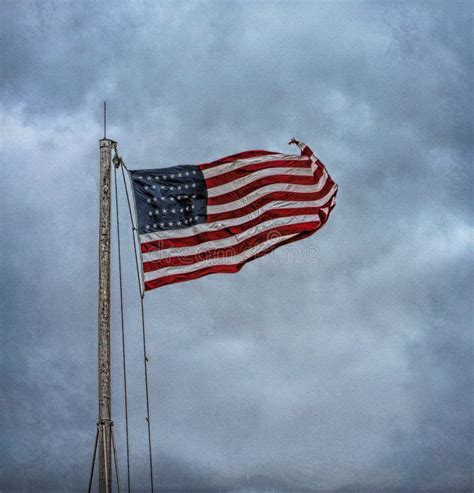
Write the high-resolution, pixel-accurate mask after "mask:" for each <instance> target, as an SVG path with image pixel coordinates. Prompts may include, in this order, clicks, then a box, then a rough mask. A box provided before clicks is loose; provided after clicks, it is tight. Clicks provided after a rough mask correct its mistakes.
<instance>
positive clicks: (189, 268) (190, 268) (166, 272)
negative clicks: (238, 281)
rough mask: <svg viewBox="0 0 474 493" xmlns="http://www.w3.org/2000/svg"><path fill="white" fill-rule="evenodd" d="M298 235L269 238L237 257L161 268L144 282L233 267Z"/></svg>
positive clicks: (149, 273)
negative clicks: (224, 266) (203, 270)
mask: <svg viewBox="0 0 474 493" xmlns="http://www.w3.org/2000/svg"><path fill="white" fill-rule="evenodd" d="M298 234H299V233H295V234H291V235H287V236H278V237H276V238H270V239H269V240H268V241H265V242H263V243H259V244H258V245H255V246H254V247H252V248H249V249H248V250H245V251H244V252H242V253H240V254H239V255H234V256H232V257H229V258H213V259H208V260H203V261H202V262H196V263H195V264H191V265H183V266H181V265H180V266H174V267H163V268H162V269H159V270H155V271H152V272H145V279H144V280H145V282H148V281H152V280H153V279H159V278H161V277H166V276H173V275H176V274H185V273H188V272H194V271H196V270H199V269H203V268H206V267H212V266H216V265H235V264H240V263H241V262H244V261H245V260H246V259H248V258H250V257H253V256H254V255H257V254H258V253H260V252H263V251H265V250H266V249H267V248H270V247H272V246H274V245H277V244H278V243H281V242H283V241H285V240H287V239H290V238H292V237H294V236H297V235H298Z"/></svg>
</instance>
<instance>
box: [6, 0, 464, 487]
mask: <svg viewBox="0 0 474 493" xmlns="http://www.w3.org/2000/svg"><path fill="white" fill-rule="evenodd" d="M2 7H3V12H2V20H1V22H2V34H1V37H0V43H1V50H2V53H3V60H2V80H1V84H2V96H1V98H0V105H1V109H2V113H1V114H2V116H1V119H0V124H1V129H2V135H3V137H4V138H3V139H2V142H1V144H0V146H1V151H2V170H1V172H0V179H1V186H2V195H1V197H2V198H1V202H2V203H1V221H2V226H3V232H4V234H3V235H2V242H1V253H2V255H1V258H2V277H1V281H0V283H1V293H2V301H1V303H2V318H1V323H2V332H1V334H2V335H1V337H2V341H1V344H2V346H1V347H2V352H1V353H2V359H1V365H2V375H3V377H2V384H1V385H2V389H1V397H0V399H1V405H2V412H3V419H2V427H1V434H2V444H3V446H2V450H1V452H0V456H1V461H0V463H1V474H0V477H1V479H0V489H1V490H2V491H75V490H78V491H79V490H83V489H84V488H85V485H86V482H87V479H88V472H89V465H90V459H91V452H92V450H91V449H92V444H93V438H94V437H93V434H94V432H95V430H94V426H95V420H96V396H95V392H96V323H97V321H96V289H97V286H96V283H97V280H96V278H97V272H96V264H97V218H98V203H97V202H98V162H97V161H98V149H97V140H98V139H99V138H100V137H101V120H100V119H101V114H100V104H101V101H102V100H103V99H104V98H106V99H107V101H108V103H109V117H110V120H109V123H110V124H109V127H110V128H109V135H110V136H111V137H112V138H114V139H116V140H118V142H119V145H120V149H121V153H122V154H123V157H124V158H125V160H126V162H127V163H128V165H129V166H130V167H132V168H140V167H154V166H156V167H160V166H166V165H172V164H178V163H198V162H205V161H206V160H209V159H215V158H218V157H220V156H222V155H225V154H231V153H234V152H238V151H241V150H244V149H250V148H268V149H275V150H287V149H288V148H287V147H286V142H287V141H288V138H289V137H291V136H292V135H296V136H298V137H299V138H301V139H303V140H305V141H306V142H308V144H310V145H311V146H312V147H313V149H314V150H315V152H316V153H317V154H318V155H319V157H320V158H321V159H322V160H323V161H325V162H326V163H327V165H328V168H329V171H330V172H331V174H332V175H333V177H334V179H335V180H336V181H337V182H338V184H339V187H340V191H339V195H338V205H337V207H336V209H335V211H334V213H333V216H332V217H331V220H330V221H329V223H328V225H327V226H326V227H325V228H324V229H323V230H322V231H321V232H319V233H318V234H316V235H315V236H314V237H312V238H311V239H307V240H305V241H304V242H300V243H296V244H292V245H289V246H287V247H285V248H283V249H281V250H278V251H276V252H274V253H272V254H271V255H270V256H268V257H265V258H263V259H260V260H258V261H255V262H253V263H251V264H249V265H247V266H246V267H245V268H244V269H243V270H242V272H241V273H239V274H237V275H233V276H226V275H215V276H209V277H207V278H203V279H200V280H197V281H193V282H192V283H184V284H178V285H173V286H169V287H166V288H163V289H159V290H157V291H154V292H151V293H150V294H149V295H147V297H146V314H147V319H148V326H149V327H148V333H149V334H148V339H149V340H148V345H149V347H150V360H151V361H150V384H151V409H152V418H153V421H152V431H153V440H154V458H155V469H156V481H157V482H158V484H159V485H160V487H161V490H162V491H167V490H170V491H171V490H174V491H193V490H194V491H195V490H202V491H229V492H243V491H341V492H342V491H351V492H352V491H382V490H383V491H469V490H470V489H472V477H471V472H470V466H471V465H472V460H473V457H472V451H471V449H472V441H473V437H472V429H473V428H472V402H471V400H470V395H471V394H472V390H473V389H472V371H471V368H470V366H471V361H470V360H471V359H472V335H471V326H472V322H473V311H472V301H471V300H472V295H473V293H472V290H473V289H472V286H473V269H472V238H473V236H472V235H473V232H472V219H471V217H472V205H473V204H472V185H471V184H472V180H473V176H472V167H471V166H470V161H471V159H472V134H473V132H472V109H471V107H472V96H471V91H470V89H469V82H470V80H471V79H472V49H471V46H472V13H471V12H470V10H471V8H470V7H471V6H470V4H469V3H468V2H461V1H456V2H449V3H447V2H439V3H438V2H426V3H424V2H419V3H417V4H416V5H413V4H410V3H404V2H397V3H392V4H390V5H388V4H386V3H380V2H352V3H329V2H328V3H326V2H292V3H285V2H243V1H242V2H231V1H226V2H163V3H160V4H157V3H155V2H145V1H135V2H133V3H129V4H125V3H123V2H117V3H110V4H107V5H106V4H105V3H96V2H88V1H82V2H77V3H75V4H74V3H69V2H59V1H58V2H47V1H42V2H34V1H22V2H4V3H3V4H2ZM120 198H121V204H122V205H121V210H120V213H121V217H122V230H123V231H124V238H125V239H124V240H123V241H124V245H125V246H124V257H125V258H124V279H125V286H126V289H125V297H126V323H127V327H126V328H127V347H128V365H129V382H130V390H129V392H130V406H131V410H130V411H131V431H132V434H131V440H132V442H131V445H132V482H133V485H134V490H135V491H146V490H147V488H148V483H147V467H146V464H147V459H146V452H147V443H146V428H145V423H144V413H145V409H144V399H143V397H144V395H143V394H144V388H143V367H142V360H141V339H140V338H141V335H140V330H139V329H140V327H139V326H138V324H137V322H138V320H139V318H138V316H139V305H138V300H137V292H136V279H135V277H134V275H135V274H134V269H135V267H134V263H133V262H134V261H133V256H132V245H131V236H130V233H129V230H128V229H127V228H128V227H129V225H128V222H127V218H126V208H125V202H124V197H123V192H120ZM115 255H116V253H115V252H114V256H115ZM115 260H116V259H115V258H114V261H115ZM113 275H114V279H113V281H114V284H113V285H114V287H116V286H117V283H116V281H117V278H116V275H117V273H116V270H115V271H114V274H113ZM117 295H118V293H117V290H115V292H114V299H113V302H114V307H115V311H114V316H113V318H114V320H113V321H114V325H113V328H114V338H113V356H114V358H113V391H114V402H113V410H114V416H115V418H114V419H115V422H116V425H117V433H118V439H119V442H120V457H119V459H120V463H121V466H122V481H123V480H124V472H125V469H124V467H123V466H124V465H125V462H124V459H125V447H124V435H123V431H124V427H123V423H124V417H123V402H122V401H123V397H122V393H121V392H122V390H121V385H122V380H121V365H120V348H121V346H120V344H121V343H120V340H119V336H118V331H119V329H118V327H119V326H118V322H119V318H118V313H117V310H116V309H117V307H118V304H117V303H118V298H117Z"/></svg>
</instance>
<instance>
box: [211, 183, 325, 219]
mask: <svg viewBox="0 0 474 493" xmlns="http://www.w3.org/2000/svg"><path fill="white" fill-rule="evenodd" d="M333 186H334V182H333V181H332V180H331V179H328V180H327V181H326V184H325V185H324V187H323V188H322V189H321V190H320V191H319V192H311V193H303V192H271V193H269V194H268V195H264V196H263V197H261V198H259V199H257V200H255V201H254V202H252V203H250V204H248V205H246V206H244V207H241V208H240V209H234V210H232V211H227V212H219V213H217V214H209V215H208V216H207V222H208V223H213V222H217V221H223V220H225V219H233V218H237V217H242V216H245V215H246V214H250V213H251V212H253V211H256V210H258V209H260V207H263V206H264V205H266V204H269V203H270V202H274V201H276V200H283V201H286V202H291V201H295V202H297V201H302V202H303V201H306V202H310V201H313V200H319V199H321V198H322V197H324V196H325V195H326V194H327V193H328V192H329V191H330V190H331V187H333ZM288 206H289V207H291V204H288Z"/></svg>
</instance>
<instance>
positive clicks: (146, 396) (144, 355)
mask: <svg viewBox="0 0 474 493" xmlns="http://www.w3.org/2000/svg"><path fill="white" fill-rule="evenodd" d="M118 159H119V161H120V164H121V165H122V168H121V169H122V178H123V184H124V187H125V194H126V197H127V204H128V212H129V214H130V221H131V224H132V234H133V249H134V252H135V266H136V271H137V280H138V290H139V293H140V309H141V319H142V339H143V363H144V371H145V400H146V418H145V419H146V422H147V427H148V456H149V462H150V485H151V492H152V493H153V491H154V485H153V455H152V446H151V420H150V396H149V391H148V354H147V349H146V329H145V309H144V303H143V299H144V296H145V293H144V291H143V290H142V283H141V277H140V267H139V265H138V251H137V244H136V243H137V241H136V238H137V236H136V235H137V228H136V227H135V224H134V220H133V213H132V206H131V203H130V196H129V193H128V187H127V181H126V179H125V171H124V168H125V169H127V168H126V166H125V164H124V162H123V161H122V158H118ZM127 171H128V169H127Z"/></svg>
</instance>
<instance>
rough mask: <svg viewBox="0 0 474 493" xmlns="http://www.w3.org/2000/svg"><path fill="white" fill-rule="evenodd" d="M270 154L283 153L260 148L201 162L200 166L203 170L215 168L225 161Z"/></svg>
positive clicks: (229, 161)
mask: <svg viewBox="0 0 474 493" xmlns="http://www.w3.org/2000/svg"><path fill="white" fill-rule="evenodd" d="M269 154H281V153H280V152H272V151H260V150H256V151H246V152H239V153H238V154H232V155H231V156H226V157H223V158H221V159H218V160H217V161H212V163H204V164H200V165H199V167H200V168H201V170H205V169H209V168H215V167H216V166H220V165H221V164H224V163H231V162H232V161H237V160H239V159H251V158H254V157H259V156H268V155H269Z"/></svg>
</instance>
